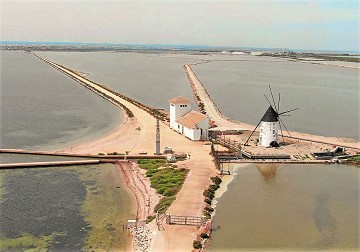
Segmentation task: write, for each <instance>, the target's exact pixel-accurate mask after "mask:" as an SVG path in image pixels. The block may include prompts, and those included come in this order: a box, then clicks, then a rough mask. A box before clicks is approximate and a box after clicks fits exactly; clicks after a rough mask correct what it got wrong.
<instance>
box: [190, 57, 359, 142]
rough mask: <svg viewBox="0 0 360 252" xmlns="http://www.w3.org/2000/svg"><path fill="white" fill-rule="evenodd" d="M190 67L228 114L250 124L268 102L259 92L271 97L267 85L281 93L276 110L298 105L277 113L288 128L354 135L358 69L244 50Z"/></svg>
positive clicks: (306, 131)
mask: <svg viewBox="0 0 360 252" xmlns="http://www.w3.org/2000/svg"><path fill="white" fill-rule="evenodd" d="M230 59H237V61H229V60H230ZM241 59H242V60H241ZM239 60H241V61H239ZM193 69H194V71H195V72H196V74H197V76H198V77H199V78H200V79H201V81H202V82H203V84H204V85H205V86H206V88H207V90H208V91H209V94H210V96H211V97H212V98H213V99H214V101H215V103H216V104H217V105H218V106H219V108H220V110H221V111H222V112H223V113H224V114H225V115H227V116H229V117H231V118H235V119H237V120H240V121H243V122H247V123H251V124H254V125H256V124H257V123H258V122H259V120H260V119H261V117H262V115H263V114H264V113H265V111H266V109H267V108H268V106H269V104H268V102H267V101H266V99H265V97H264V94H266V95H267V97H268V98H269V99H270V100H271V96H270V92H269V89H268V85H271V87H272V90H273V92H274V95H275V97H274V98H275V101H276V103H277V101H278V93H279V92H280V93H281V100H280V111H286V110H290V109H293V108H297V107H299V108H300V109H299V110H298V111H295V112H293V113H292V114H291V116H290V117H282V120H283V121H284V122H285V125H286V127H287V128H288V129H289V130H294V131H299V132H305V133H311V134H318V135H324V136H337V137H348V138H352V139H357V140H359V139H360V135H359V132H360V130H359V122H360V117H359V115H360V113H359V84H360V82H359V80H360V79H359V73H360V70H359V69H351V68H343V67H335V66H323V65H313V64H307V63H295V62H286V61H281V60H277V61H274V60H271V61H270V59H268V58H259V57H249V56H239V57H231V56H227V57H226V56H223V57H222V59H221V58H220V57H217V58H215V59H214V61H213V62H211V63H208V64H200V65H196V66H194V67H193Z"/></svg>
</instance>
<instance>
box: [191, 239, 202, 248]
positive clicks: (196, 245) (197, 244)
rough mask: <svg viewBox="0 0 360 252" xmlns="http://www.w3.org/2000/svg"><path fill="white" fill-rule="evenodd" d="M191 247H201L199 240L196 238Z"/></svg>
mask: <svg viewBox="0 0 360 252" xmlns="http://www.w3.org/2000/svg"><path fill="white" fill-rule="evenodd" d="M193 248H194V249H200V248H202V246H201V243H200V242H199V241H197V240H194V241H193Z"/></svg>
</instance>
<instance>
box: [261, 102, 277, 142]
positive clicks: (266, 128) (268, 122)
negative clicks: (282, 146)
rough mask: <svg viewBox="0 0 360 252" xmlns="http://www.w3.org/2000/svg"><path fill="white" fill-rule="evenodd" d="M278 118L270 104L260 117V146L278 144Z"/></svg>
mask: <svg viewBox="0 0 360 252" xmlns="http://www.w3.org/2000/svg"><path fill="white" fill-rule="evenodd" d="M278 118H279V115H278V113H277V112H276V111H275V110H274V109H273V107H271V106H270V107H269V108H268V110H267V111H266V112H265V114H264V116H263V117H262V118H261V122H260V135H259V144H260V145H261V146H264V147H270V146H277V145H278V131H279V126H280V125H279V119H278Z"/></svg>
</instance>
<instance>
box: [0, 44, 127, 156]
mask: <svg viewBox="0 0 360 252" xmlns="http://www.w3.org/2000/svg"><path fill="white" fill-rule="evenodd" d="M121 115H122V111H121V110H119V109H118V108H116V107H115V106H114V105H112V104H110V103H109V102H107V101H105V100H104V99H103V98H101V97H99V96H98V95H96V94H95V93H93V92H91V91H89V90H87V89H85V88H84V87H82V86H81V85H79V84H78V83H77V82H75V81H74V80H72V79H70V78H68V77H67V76H65V75H64V74H62V73H60V72H58V71H56V70H54V69H53V68H52V67H50V66H49V65H47V64H46V63H44V62H43V61H40V60H39V59H37V58H36V57H35V56H33V55H31V54H26V53H24V52H19V51H16V52H14V51H2V52H1V113H0V123H1V132H0V139H1V143H0V147H1V148H21V149H32V150H35V149H36V150H38V149H41V150H49V149H57V148H62V147H67V146H70V145H72V144H75V143H79V142H84V141H88V140H90V139H95V138H98V137H100V136H101V135H104V134H106V133H107V132H110V131H111V130H113V129H114V128H115V127H117V126H118V124H120V123H121V120H122V116H121Z"/></svg>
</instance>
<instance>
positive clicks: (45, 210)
mask: <svg viewBox="0 0 360 252" xmlns="http://www.w3.org/2000/svg"><path fill="white" fill-rule="evenodd" d="M132 204H133V202H132V199H131V197H129V195H128V192H127V191H126V190H125V186H123V181H122V179H121V175H120V174H119V170H118V168H117V167H116V166H115V165H109V164H106V165H88V166H72V167H51V168H37V169H14V170H0V212H1V214H0V250H2V249H6V248H9V247H6V246H5V245H4V244H5V239H10V244H11V245H13V246H14V247H13V249H14V251H20V250H24V249H26V248H29V247H28V246H24V245H21V244H20V242H19V241H17V240H15V238H19V237H20V239H24V241H28V240H29V238H28V236H29V235H28V234H30V235H31V236H33V239H35V240H36V239H39V240H41V239H43V237H44V236H52V239H51V240H50V242H49V244H48V246H46V247H47V248H48V249H50V250H51V251H80V250H82V249H83V248H89V247H90V246H92V247H93V248H94V249H95V250H100V248H101V249H102V250H109V248H111V247H112V248H113V250H122V249H124V247H125V246H126V245H127V242H128V233H127V232H126V231H124V230H123V229H122V223H126V220H127V219H129V218H133V214H134V213H133V212H132V210H131V209H132V206H133V205H132ZM98 211H101V214H100V213H99V212H98ZM114 214H115V215H116V216H113V215H114ZM98 220H100V221H98ZM97 234H98V235H99V236H100V235H106V239H103V240H102V241H101V242H99V241H96V240H94V239H92V236H94V235H97ZM108 240H109V241H108ZM23 244H24V243H23ZM31 244H33V245H35V242H34V241H32V242H31ZM4 246H5V247H4ZM35 247H37V246H35ZM1 248H2V249H1ZM37 249H39V247H37ZM43 249H44V248H43ZM85 250H86V251H89V250H88V249H85Z"/></svg>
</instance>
